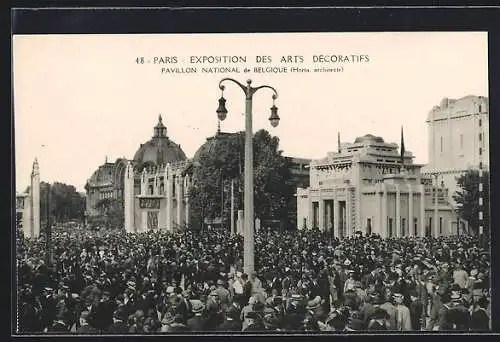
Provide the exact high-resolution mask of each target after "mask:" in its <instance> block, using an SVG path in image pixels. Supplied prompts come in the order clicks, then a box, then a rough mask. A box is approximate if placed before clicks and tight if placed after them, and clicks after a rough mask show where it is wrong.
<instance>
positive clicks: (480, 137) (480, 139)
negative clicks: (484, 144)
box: [479, 133, 483, 141]
mask: <svg viewBox="0 0 500 342" xmlns="http://www.w3.org/2000/svg"><path fill="white" fill-rule="evenodd" d="M482 140H483V133H479V141H482Z"/></svg>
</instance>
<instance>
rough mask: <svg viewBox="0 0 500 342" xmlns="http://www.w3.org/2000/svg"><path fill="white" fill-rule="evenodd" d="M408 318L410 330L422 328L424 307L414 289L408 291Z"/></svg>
mask: <svg viewBox="0 0 500 342" xmlns="http://www.w3.org/2000/svg"><path fill="white" fill-rule="evenodd" d="M408 309H409V310H410V319H411V328H412V330H418V331H420V330H421V328H422V322H423V320H424V319H425V313H424V307H423V304H422V301H421V300H420V297H419V294H418V292H417V291H416V290H412V291H411V292H410V306H409V307H408Z"/></svg>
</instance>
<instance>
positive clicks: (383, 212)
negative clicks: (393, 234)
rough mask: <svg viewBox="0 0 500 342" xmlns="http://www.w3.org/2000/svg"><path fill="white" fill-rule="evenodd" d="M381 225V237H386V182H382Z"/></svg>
mask: <svg viewBox="0 0 500 342" xmlns="http://www.w3.org/2000/svg"><path fill="white" fill-rule="evenodd" d="M382 190H383V191H382V220H381V221H382V225H381V227H380V228H381V231H380V235H381V236H382V237H384V238H385V237H387V229H388V227H387V184H385V183H383V184H382Z"/></svg>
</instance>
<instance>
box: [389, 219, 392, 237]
mask: <svg viewBox="0 0 500 342" xmlns="http://www.w3.org/2000/svg"><path fill="white" fill-rule="evenodd" d="M389 237H392V218H391V217H389Z"/></svg>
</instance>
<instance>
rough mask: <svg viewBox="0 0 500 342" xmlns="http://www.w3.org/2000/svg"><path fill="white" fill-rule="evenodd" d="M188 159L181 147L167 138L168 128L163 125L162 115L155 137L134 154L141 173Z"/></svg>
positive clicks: (155, 129) (137, 167)
mask: <svg viewBox="0 0 500 342" xmlns="http://www.w3.org/2000/svg"><path fill="white" fill-rule="evenodd" d="M186 159H187V158H186V155H185V154H184V151H183V150H182V149H181V145H178V144H176V143H175V142H173V141H172V140H170V139H169V137H168V136H167V127H165V125H163V122H162V118H161V115H160V116H159V118H158V124H157V125H156V126H155V127H154V135H153V137H152V138H151V139H150V140H149V141H147V142H146V143H144V144H141V145H140V146H139V149H138V150H137V152H136V153H135V154H134V164H135V166H136V169H138V170H139V171H142V169H143V168H150V167H153V166H155V165H163V164H167V163H175V162H179V161H184V160H186Z"/></svg>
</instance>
